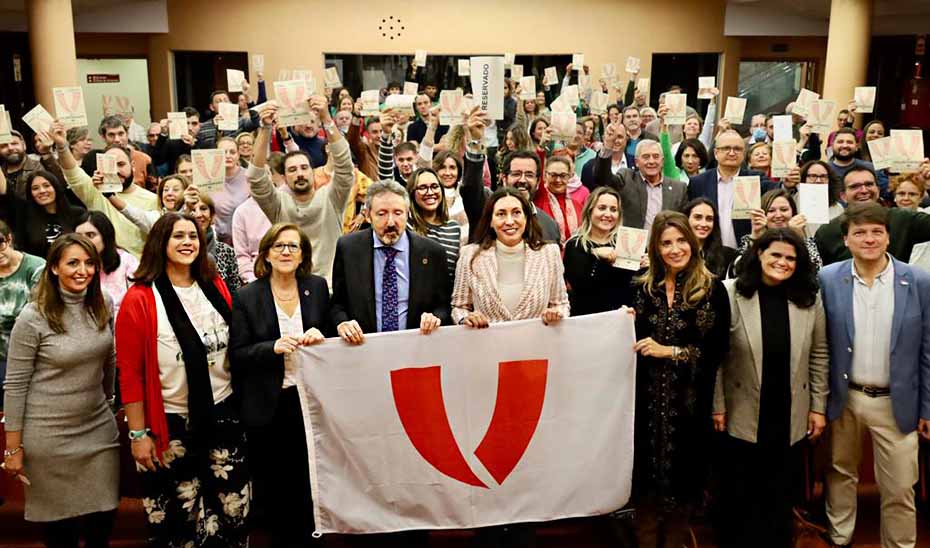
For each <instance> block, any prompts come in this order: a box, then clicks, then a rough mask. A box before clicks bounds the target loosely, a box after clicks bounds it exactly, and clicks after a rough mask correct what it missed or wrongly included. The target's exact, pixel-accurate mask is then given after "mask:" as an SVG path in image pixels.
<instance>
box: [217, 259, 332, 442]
mask: <svg viewBox="0 0 930 548" xmlns="http://www.w3.org/2000/svg"><path fill="white" fill-rule="evenodd" d="M297 295H298V298H299V299H300V315H301V319H302V320H303V324H304V331H306V330H308V329H310V328H311V327H315V328H317V329H319V330H320V331H321V332H322V333H323V335H325V336H330V335H332V334H333V329H331V328H330V324H329V313H330V310H329V307H330V302H329V287H327V285H326V280H325V279H324V278H322V277H320V276H314V275H311V276H308V277H305V278H304V277H298V278H297ZM280 337H281V331H280V329H279V328H278V314H277V311H276V310H275V305H274V295H272V293H271V281H270V280H269V279H268V278H259V279H257V280H255V281H254V282H252V283H250V284H249V285H247V286H245V287H243V288H242V289H240V290H239V291H237V292H235V293H233V306H232V321H231V322H230V326H229V361H230V367H231V372H232V379H233V383H234V386H235V390H236V394H237V395H238V396H239V400H240V402H241V404H242V420H243V422H244V423H245V425H246V427H248V428H259V427H262V426H265V425H267V424H268V423H269V422H271V420H272V418H273V417H274V415H275V410H276V408H277V406H278V396H279V395H280V393H281V384H282V383H283V382H284V355H283V354H275V352H274V343H275V341H277V340H278V339H279V338H280Z"/></svg>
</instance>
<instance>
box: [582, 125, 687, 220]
mask: <svg viewBox="0 0 930 548" xmlns="http://www.w3.org/2000/svg"><path fill="white" fill-rule="evenodd" d="M617 126H618V124H610V125H608V126H607V129H606V130H605V131H604V146H603V147H602V148H601V152H600V154H598V157H597V160H595V161H596V162H597V165H596V166H594V178H595V180H596V182H597V186H609V187H613V188H615V189H617V190H618V191H619V192H620V202H621V206H622V207H623V226H629V227H633V228H641V229H645V230H649V228H650V227H651V226H652V220H653V219H654V218H655V216H656V214H658V213H659V212H660V211H664V210H672V211H681V209H682V208H683V207H684V205H685V203H686V202H687V201H688V188H687V186H685V184H684V183H682V182H681V181H671V180H668V179H665V178H664V177H663V176H662V161H663V155H662V147H661V146H660V145H659V143H658V142H656V141H653V140H651V139H643V140H641V141H640V142H639V144H638V145H636V167H637V169H638V171H633V170H632V169H627V168H620V169H619V170H618V171H617V173H616V174H614V172H613V170H612V169H611V164H612V160H611V158H612V156H613V150H616V149H617V148H618V144H617V142H618V141H621V140H622V139H623V137H622V131H623V130H622V129H621V128H618V127H617Z"/></svg>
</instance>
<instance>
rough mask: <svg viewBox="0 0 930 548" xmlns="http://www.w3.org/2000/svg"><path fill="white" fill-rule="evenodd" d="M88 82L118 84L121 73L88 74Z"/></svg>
mask: <svg viewBox="0 0 930 548" xmlns="http://www.w3.org/2000/svg"><path fill="white" fill-rule="evenodd" d="M87 83H88V84H118V83H119V74H88V75H87Z"/></svg>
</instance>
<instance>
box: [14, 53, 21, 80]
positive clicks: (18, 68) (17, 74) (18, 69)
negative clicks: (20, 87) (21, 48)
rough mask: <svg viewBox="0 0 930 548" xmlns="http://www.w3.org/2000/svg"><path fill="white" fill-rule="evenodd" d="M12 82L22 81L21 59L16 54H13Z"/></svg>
mask: <svg viewBox="0 0 930 548" xmlns="http://www.w3.org/2000/svg"><path fill="white" fill-rule="evenodd" d="M13 81H14V82H22V81H23V58H22V57H20V56H19V55H18V54H15V53H14V54H13Z"/></svg>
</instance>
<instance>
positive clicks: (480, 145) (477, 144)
mask: <svg viewBox="0 0 930 548" xmlns="http://www.w3.org/2000/svg"><path fill="white" fill-rule="evenodd" d="M487 125H488V119H487V112H483V111H482V110H480V109H479V108H478V107H475V108H474V109H473V110H472V111H471V112H470V113H469V115H468V122H467V124H466V127H467V128H468V129H467V132H468V135H467V139H469V140H468V144H467V146H466V147H465V161H464V164H465V166H464V168H463V169H462V186H461V187H460V188H459V193H460V194H461V196H462V206H463V207H464V208H465V215H466V216H467V217H468V226H469V232H470V233H469V240H470V239H471V237H472V236H473V235H474V229H475V227H477V226H478V221H479V220H480V219H481V214H482V212H483V211H484V203H485V201H486V200H487V199H488V196H489V195H490V192H488V191H487V190H486V189H485V188H484V185H483V184H482V177H483V175H484V162H485V160H486V158H487V148H486V147H485V146H484V142H483V138H484V134H485V131H484V130H485V128H486V127H487ZM501 170H502V171H501V176H500V177H501V183H503V184H504V186H512V187H514V188H516V189H519V190H520V191H521V192H522V193H523V196H524V197H525V198H526V200H527V201H528V202H529V203H530V206H531V207H532V208H533V213H534V214H535V216H536V220H537V221H538V222H539V227H540V228H541V229H542V235H543V240H544V241H546V242H554V243H559V242H561V235H560V233H559V225H558V224H556V222H555V220H554V219H553V218H552V217H550V216H549V215H547V214H546V212H545V211H542V210H540V209H538V208H537V207H536V206H535V205H533V198H534V196H535V195H536V189H537V188H539V178H540V176H541V175H542V173H541V172H542V169H541V168H540V162H539V156H537V155H536V153H534V152H530V151H525V150H518V151H516V152H511V153H510V154H508V155H507V156H506V157H505V158H504V162H503V165H502V166H501Z"/></svg>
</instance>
